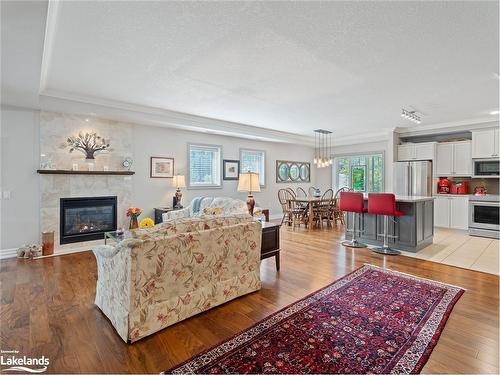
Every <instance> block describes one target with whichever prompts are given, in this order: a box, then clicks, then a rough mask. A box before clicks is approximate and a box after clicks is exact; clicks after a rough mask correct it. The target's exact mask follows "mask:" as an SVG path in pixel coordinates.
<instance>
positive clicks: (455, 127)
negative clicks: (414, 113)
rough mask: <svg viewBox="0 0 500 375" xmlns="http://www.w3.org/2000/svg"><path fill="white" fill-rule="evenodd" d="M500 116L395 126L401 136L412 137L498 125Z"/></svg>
mask: <svg viewBox="0 0 500 375" xmlns="http://www.w3.org/2000/svg"><path fill="white" fill-rule="evenodd" d="M498 125H499V116H490V117H482V118H475V119H469V120H461V121H452V122H442V123H437V124H429V125H419V126H414V127H412V128H401V127H398V128H395V130H394V131H395V132H396V133H399V135H400V136H405V137H411V136H420V135H432V134H438V133H443V132H450V133H452V132H459V131H467V130H469V131H470V130H474V129H481V128H490V127H498Z"/></svg>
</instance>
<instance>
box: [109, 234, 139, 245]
mask: <svg viewBox="0 0 500 375" xmlns="http://www.w3.org/2000/svg"><path fill="white" fill-rule="evenodd" d="M128 238H136V235H135V232H134V231H129V230H124V231H116V230H114V231H111V232H104V244H105V245H107V244H108V241H112V242H120V241H122V240H126V239H128Z"/></svg>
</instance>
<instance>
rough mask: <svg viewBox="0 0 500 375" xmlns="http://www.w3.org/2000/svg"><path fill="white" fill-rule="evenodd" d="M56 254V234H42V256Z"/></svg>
mask: <svg viewBox="0 0 500 375" xmlns="http://www.w3.org/2000/svg"><path fill="white" fill-rule="evenodd" d="M52 254H54V232H42V255H52Z"/></svg>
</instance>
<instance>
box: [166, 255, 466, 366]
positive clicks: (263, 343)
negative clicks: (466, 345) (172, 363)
mask: <svg viewBox="0 0 500 375" xmlns="http://www.w3.org/2000/svg"><path fill="white" fill-rule="evenodd" d="M463 293H464V290H463V289H461V288H459V287H456V286H452V285H447V284H442V283H439V282H436V281H432V280H427V279H421V278H418V277H415V276H411V275H407V274H404V273H400V272H395V271H390V270H386V269H382V268H378V267H375V266H372V265H364V266H363V267H361V268H358V269H357V270H355V271H354V272H351V273H350V274H348V275H346V276H344V277H343V278H341V279H339V280H337V281H335V282H334V283H332V284H330V285H328V286H326V287H325V288H323V289H321V290H318V291H317V292H315V293H313V294H311V295H309V296H307V297H305V298H303V299H301V300H300V301H297V302H295V303H293V304H291V305H289V306H287V307H285V308H284V309H282V310H280V311H278V312H277V313H275V314H273V315H271V316H269V317H267V318H265V319H263V320H262V321H260V322H259V323H257V324H255V325H254V326H252V327H250V328H249V329H247V330H245V331H243V332H241V333H239V334H237V335H235V336H234V337H232V338H230V339H229V340H226V341H224V342H222V343H220V344H219V345H217V346H215V347H213V348H211V349H209V350H207V351H205V352H203V353H201V354H198V355H197V356H195V357H193V358H191V359H189V360H188V361H186V362H184V363H183V364H181V365H179V366H177V367H175V368H173V369H171V370H168V371H165V372H166V373H203V374H210V373H217V374H220V373H232V374H236V373H238V374H241V373H254V374H255V373H287V374H297V373H311V374H334V373H342V374H367V373H372V374H388V373H397V374H402V373H406V374H410V373H419V372H420V370H421V369H422V367H423V366H424V364H425V362H426V361H427V360H428V358H429V356H430V354H431V352H432V349H433V348H434V346H435V345H436V344H437V341H438V339H439V336H440V334H441V331H442V330H443V327H444V325H445V323H446V320H447V319H448V316H449V315H450V313H451V310H452V309H453V306H454V305H455V303H456V302H457V301H458V299H459V298H460V296H461V295H462V294H463Z"/></svg>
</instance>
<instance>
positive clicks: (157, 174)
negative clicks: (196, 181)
mask: <svg viewBox="0 0 500 375" xmlns="http://www.w3.org/2000/svg"><path fill="white" fill-rule="evenodd" d="M150 168H151V169H150V177H151V178H172V177H174V158H163V157H158V156H151V167H150Z"/></svg>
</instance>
